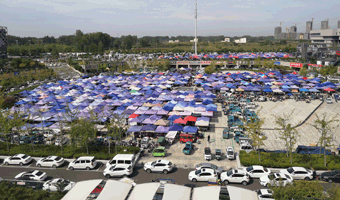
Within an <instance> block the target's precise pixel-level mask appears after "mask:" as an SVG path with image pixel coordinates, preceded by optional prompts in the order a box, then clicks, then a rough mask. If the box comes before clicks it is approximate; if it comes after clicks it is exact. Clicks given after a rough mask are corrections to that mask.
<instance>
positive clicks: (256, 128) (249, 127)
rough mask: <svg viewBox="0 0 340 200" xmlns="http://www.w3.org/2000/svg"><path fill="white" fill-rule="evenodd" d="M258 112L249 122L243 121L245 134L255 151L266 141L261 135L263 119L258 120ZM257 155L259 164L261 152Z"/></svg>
mask: <svg viewBox="0 0 340 200" xmlns="http://www.w3.org/2000/svg"><path fill="white" fill-rule="evenodd" d="M261 110H262V108H261V109H260V110H258V111H257V112H256V115H255V116H252V117H250V119H249V121H244V122H243V123H244V124H246V125H244V128H245V130H246V131H247V134H248V136H249V138H250V139H251V140H252V142H253V143H252V145H253V146H255V147H256V148H257V149H260V148H261V146H262V145H264V143H263V141H264V140H265V139H266V138H265V137H264V136H263V135H262V133H261V129H262V125H263V124H264V119H261V120H260V119H258V117H257V116H258V115H259V113H260V111H261ZM258 153H259V162H261V152H260V151H258Z"/></svg>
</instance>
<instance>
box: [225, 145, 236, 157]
mask: <svg viewBox="0 0 340 200" xmlns="http://www.w3.org/2000/svg"><path fill="white" fill-rule="evenodd" d="M226 151H227V153H226V156H227V159H229V160H234V159H235V151H234V148H233V147H227V150H226Z"/></svg>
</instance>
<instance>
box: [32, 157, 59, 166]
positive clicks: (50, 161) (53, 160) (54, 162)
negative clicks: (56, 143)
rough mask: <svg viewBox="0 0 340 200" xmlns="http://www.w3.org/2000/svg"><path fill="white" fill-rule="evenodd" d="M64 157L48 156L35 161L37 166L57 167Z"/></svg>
mask: <svg viewBox="0 0 340 200" xmlns="http://www.w3.org/2000/svg"><path fill="white" fill-rule="evenodd" d="M64 162H65V161H64V158H61V157H59V156H48V157H46V158H43V159H41V160H39V161H38V162H37V164H36V165H37V167H53V168H57V167H60V166H61V165H62V164H64Z"/></svg>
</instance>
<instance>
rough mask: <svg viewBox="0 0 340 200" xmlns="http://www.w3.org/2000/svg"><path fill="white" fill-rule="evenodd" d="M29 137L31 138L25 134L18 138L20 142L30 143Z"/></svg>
mask: <svg viewBox="0 0 340 200" xmlns="http://www.w3.org/2000/svg"><path fill="white" fill-rule="evenodd" d="M30 139H31V138H30V137H28V136H27V135H25V136H21V138H20V144H29V143H31V140H30Z"/></svg>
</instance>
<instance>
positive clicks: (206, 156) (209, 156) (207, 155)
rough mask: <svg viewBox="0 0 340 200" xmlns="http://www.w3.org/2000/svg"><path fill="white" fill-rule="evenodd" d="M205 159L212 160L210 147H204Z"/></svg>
mask: <svg viewBox="0 0 340 200" xmlns="http://www.w3.org/2000/svg"><path fill="white" fill-rule="evenodd" d="M204 159H206V160H208V161H209V160H211V150H210V147H205V148H204Z"/></svg>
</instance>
